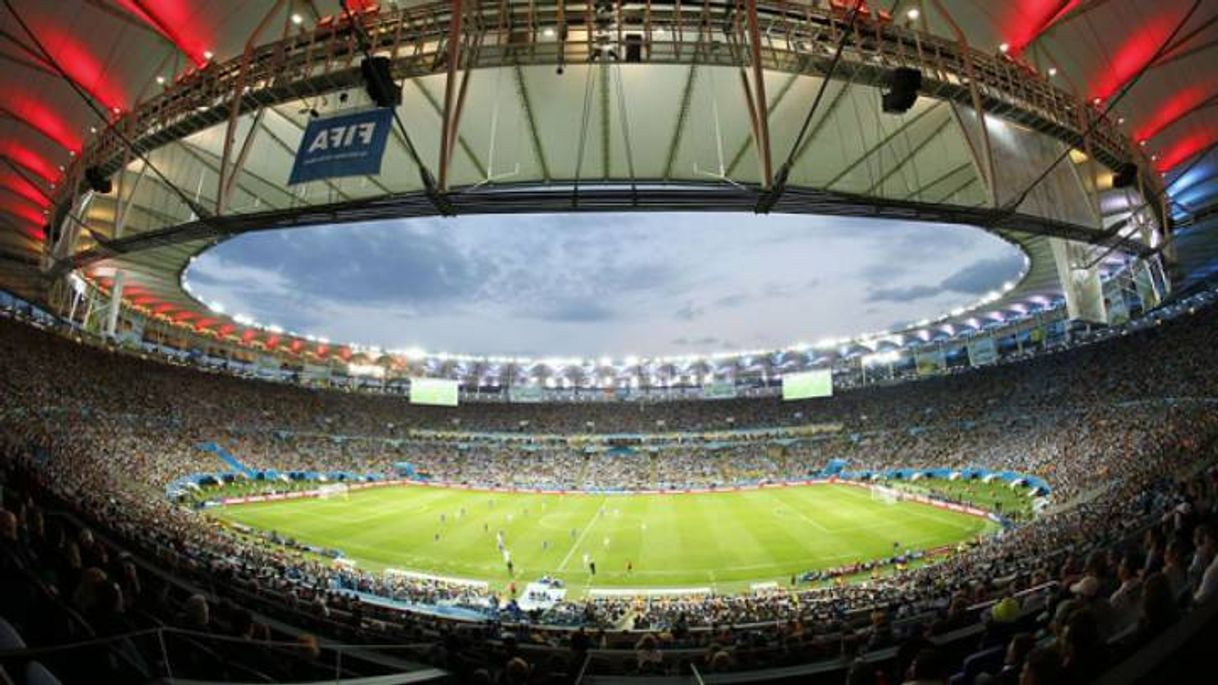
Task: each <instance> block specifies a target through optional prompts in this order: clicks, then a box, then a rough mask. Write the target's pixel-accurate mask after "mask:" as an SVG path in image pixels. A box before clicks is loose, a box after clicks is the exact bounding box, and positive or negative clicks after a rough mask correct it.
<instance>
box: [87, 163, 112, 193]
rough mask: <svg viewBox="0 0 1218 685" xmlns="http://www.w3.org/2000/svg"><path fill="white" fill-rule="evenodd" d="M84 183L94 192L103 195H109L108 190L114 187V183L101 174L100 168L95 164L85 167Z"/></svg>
mask: <svg viewBox="0 0 1218 685" xmlns="http://www.w3.org/2000/svg"><path fill="white" fill-rule="evenodd" d="M85 183H88V184H89V187H90V188H92V189H93V191H94V192H98V193H101V194H103V195H109V194H110V191H111V190H113V189H114V184H113V183H111V182H110V179H108V178H106V177H105V176H103V175H102V171H101V169H99V168H97V167H95V166H91V167H89V168H88V169H85Z"/></svg>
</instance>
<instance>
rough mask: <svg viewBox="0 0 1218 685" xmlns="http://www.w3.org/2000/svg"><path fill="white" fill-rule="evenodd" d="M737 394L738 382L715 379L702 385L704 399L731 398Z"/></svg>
mask: <svg viewBox="0 0 1218 685" xmlns="http://www.w3.org/2000/svg"><path fill="white" fill-rule="evenodd" d="M735 396H736V384H735V383H733V382H731V381H715V382H713V383H707V384H706V385H703V386H702V399H704V400H730V399H732V398H733V397H735Z"/></svg>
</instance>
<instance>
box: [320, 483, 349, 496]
mask: <svg viewBox="0 0 1218 685" xmlns="http://www.w3.org/2000/svg"><path fill="white" fill-rule="evenodd" d="M350 491H351V488H350V487H349V486H348V485H347V484H346V483H330V484H327V485H323V486H321V487H319V488H317V496H318V497H319V498H321V499H330V498H331V497H342V498H343V499H346V497H347V494H348V493H349V492H350Z"/></svg>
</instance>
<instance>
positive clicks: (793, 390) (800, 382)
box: [782, 369, 833, 400]
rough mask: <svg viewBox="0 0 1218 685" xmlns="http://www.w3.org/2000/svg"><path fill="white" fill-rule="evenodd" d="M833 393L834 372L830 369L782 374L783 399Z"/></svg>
mask: <svg viewBox="0 0 1218 685" xmlns="http://www.w3.org/2000/svg"><path fill="white" fill-rule="evenodd" d="M831 395H833V372H832V371H830V370H828V369H822V370H817V371H805V372H803V373H787V374H783V376H782V399H784V400H805V399H808V398H811V397H829V396H831Z"/></svg>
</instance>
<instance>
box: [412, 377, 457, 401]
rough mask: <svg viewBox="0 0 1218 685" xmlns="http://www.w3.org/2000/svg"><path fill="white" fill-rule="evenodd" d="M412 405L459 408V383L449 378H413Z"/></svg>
mask: <svg viewBox="0 0 1218 685" xmlns="http://www.w3.org/2000/svg"><path fill="white" fill-rule="evenodd" d="M410 403H411V404H434V405H438V406H441V407H455V406H457V381H453V380H448V379H447V378H411V379H410Z"/></svg>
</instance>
